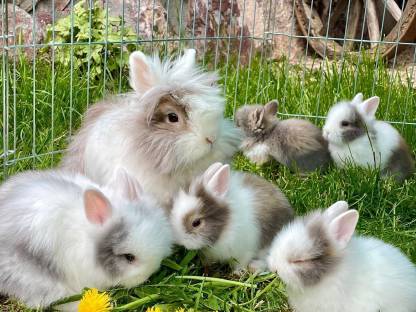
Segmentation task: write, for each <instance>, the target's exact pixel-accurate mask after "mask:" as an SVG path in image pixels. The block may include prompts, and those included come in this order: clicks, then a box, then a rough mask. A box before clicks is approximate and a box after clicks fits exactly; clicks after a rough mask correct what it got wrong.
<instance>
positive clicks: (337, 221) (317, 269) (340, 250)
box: [267, 201, 416, 312]
mask: <svg viewBox="0 0 416 312" xmlns="http://www.w3.org/2000/svg"><path fill="white" fill-rule="evenodd" d="M357 221H358V212H357V211H356V210H348V204H347V203H346V202H344V201H339V202H336V203H335V204H333V205H332V206H331V207H329V208H328V209H327V210H325V211H314V212H312V213H310V214H309V215H307V216H305V217H299V218H297V219H295V221H293V222H291V223H290V224H288V225H287V226H285V227H284V228H283V230H282V231H280V232H279V233H278V235H277V236H276V238H275V239H274V241H273V244H272V246H271V249H270V254H269V256H268V260H267V262H268V266H269V269H270V271H274V272H276V271H277V273H278V274H279V276H280V277H281V279H282V280H283V281H284V282H285V283H286V285H287V293H288V297H289V302H290V304H291V306H292V307H293V309H294V311H296V312H358V311H359V312H376V311H382V312H414V311H416V267H415V266H414V265H413V264H412V263H411V262H410V261H409V259H407V258H406V256H405V255H404V254H403V253H402V252H401V251H400V250H399V249H397V248H395V247H393V246H391V245H388V244H386V243H384V242H382V241H380V240H378V239H375V238H372V237H363V236H355V237H353V233H354V230H355V226H356V224H357Z"/></svg>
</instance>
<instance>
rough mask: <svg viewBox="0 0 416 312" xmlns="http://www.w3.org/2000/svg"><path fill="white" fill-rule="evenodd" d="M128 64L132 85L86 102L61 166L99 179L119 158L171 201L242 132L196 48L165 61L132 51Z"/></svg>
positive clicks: (227, 155) (227, 152)
mask: <svg viewBox="0 0 416 312" xmlns="http://www.w3.org/2000/svg"><path fill="white" fill-rule="evenodd" d="M129 66H130V84H131V87H132V88H133V90H134V92H132V93H127V94H123V95H120V96H118V97H115V98H112V99H108V100H104V102H101V103H97V104H95V105H93V106H92V107H91V108H90V109H89V110H88V112H87V114H86V118H85V120H84V122H83V124H82V126H81V129H80V130H79V131H78V133H77V134H76V135H75V136H74V137H73V138H72V141H71V143H70V144H69V148H68V150H67V152H66V155H65V156H64V157H63V161H62V163H61V168H64V169H67V170H71V171H75V172H80V173H82V174H85V175H86V176H88V177H89V178H91V179H92V180H93V181H95V182H96V183H99V184H100V183H103V182H105V181H106V180H108V178H109V177H110V176H111V174H112V173H113V171H114V168H115V167H116V166H118V165H120V166H123V167H125V168H126V170H127V171H128V172H129V173H130V174H132V175H133V176H134V177H135V178H137V179H138V180H139V181H140V182H141V184H142V186H143V189H144V191H145V192H146V193H149V194H150V195H152V196H153V197H154V198H156V199H157V200H158V201H159V203H160V204H161V205H163V207H165V208H169V207H170V203H171V200H172V198H173V196H174V195H175V194H176V193H177V191H178V190H179V188H180V187H187V186H188V185H189V183H190V182H191V180H192V178H193V177H194V176H196V175H198V174H200V173H202V172H203V171H204V170H205V169H206V168H208V166H209V165H210V164H211V163H213V162H215V161H222V162H228V161H230V160H231V158H232V156H233V155H234V153H235V152H236V151H237V150H238V146H239V144H240V143H241V138H242V133H241V131H240V130H239V129H237V128H236V127H235V126H234V124H233V122H231V121H230V120H227V119H224V117H223V113H224V102H225V100H224V97H223V95H222V94H221V89H220V87H219V86H218V85H217V84H216V82H217V80H218V77H217V75H216V73H213V72H203V71H202V70H201V69H200V68H199V67H198V66H196V64H195V50H194V49H188V50H185V53H184V55H183V56H182V57H179V58H178V59H176V60H175V61H171V60H165V61H163V62H162V61H161V60H159V58H158V57H156V56H154V57H153V58H152V57H149V56H146V55H144V54H143V53H141V52H139V51H136V52H133V53H132V54H131V55H130V57H129Z"/></svg>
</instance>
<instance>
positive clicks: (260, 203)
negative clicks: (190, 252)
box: [170, 163, 294, 273]
mask: <svg viewBox="0 0 416 312" xmlns="http://www.w3.org/2000/svg"><path fill="white" fill-rule="evenodd" d="M293 215H294V213H293V210H292V208H291V206H290V204H289V202H288V200H287V199H286V197H285V195H284V194H283V193H282V192H281V191H280V190H279V189H278V188H277V187H276V186H275V185H273V184H272V183H270V182H268V181H266V180H264V179H262V178H260V177H258V176H255V175H252V174H247V173H242V172H235V171H230V167H229V165H223V164H221V163H214V164H212V165H211V166H210V167H209V168H208V169H207V170H206V171H205V173H204V174H203V175H202V176H200V177H197V178H195V179H194V181H193V182H192V183H191V186H190V188H189V190H188V191H183V190H181V191H180V192H179V193H178V195H177V197H176V198H175V200H174V203H173V209H172V211H171V217H170V219H171V224H172V228H173V233H174V238H175V241H176V242H177V243H178V244H180V245H183V246H185V247H186V248H188V249H202V252H203V254H204V255H205V257H206V259H205V261H206V262H208V263H209V262H215V261H219V262H228V261H230V260H236V261H237V263H235V264H234V269H235V271H236V272H238V273H239V272H241V270H243V269H246V268H247V267H249V269H250V270H252V271H263V270H264V269H265V255H266V253H267V250H268V247H269V245H270V242H271V240H272V239H273V237H274V235H275V234H276V233H277V232H278V231H279V230H280V229H281V228H282V227H283V225H285V224H286V223H287V222H289V221H290V220H292V219H293Z"/></svg>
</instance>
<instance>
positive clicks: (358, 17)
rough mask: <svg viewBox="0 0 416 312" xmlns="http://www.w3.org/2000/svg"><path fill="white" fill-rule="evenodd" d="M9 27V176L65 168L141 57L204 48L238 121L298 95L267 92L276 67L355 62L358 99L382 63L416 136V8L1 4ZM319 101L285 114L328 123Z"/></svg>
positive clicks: (267, 2)
mask: <svg viewBox="0 0 416 312" xmlns="http://www.w3.org/2000/svg"><path fill="white" fill-rule="evenodd" d="M0 20H1V24H0V51H1V101H2V103H1V109H2V119H1V122H2V133H1V136H2V140H1V141H2V146H1V151H0V154H1V161H2V167H3V176H5V175H7V171H8V169H9V168H11V167H13V171H16V170H19V169H23V168H27V167H30V166H33V163H34V162H38V163H40V165H39V164H38V165H39V166H47V165H46V164H47V163H48V164H50V162H54V160H55V159H56V158H59V157H57V154H60V153H61V152H62V151H63V149H64V148H65V146H66V140H67V139H68V137H69V136H70V135H71V134H72V133H73V131H74V130H75V129H76V128H77V127H78V125H79V122H80V120H81V116H82V113H83V112H84V111H85V109H86V108H87V107H88V106H89V105H90V104H92V103H93V102H95V100H97V99H99V98H102V97H103V96H105V94H106V93H108V92H111V93H113V92H114V93H121V92H124V91H125V90H127V88H128V87H127V74H126V60H127V57H128V54H129V52H131V51H133V50H134V49H140V50H143V51H144V52H146V53H152V52H155V51H158V52H159V54H160V55H162V56H170V55H172V54H174V53H176V52H178V51H180V50H181V49H182V48H184V47H193V48H195V49H197V54H198V56H199V58H200V62H201V63H202V64H203V65H204V66H206V67H208V68H209V69H212V70H219V72H220V73H221V76H222V82H223V83H224V91H225V92H226V94H227V99H228V102H229V103H231V106H232V108H233V109H232V110H231V111H235V108H236V107H237V105H239V104H242V103H244V102H248V101H249V100H252V97H250V96H249V95H248V92H247V90H248V89H250V90H251V89H253V87H254V88H256V90H255V92H253V93H254V94H257V95H258V97H259V98H257V95H256V98H255V99H256V100H258V101H261V100H265V99H267V97H268V94H269V93H270V92H271V90H272V89H279V90H280V89H283V90H285V88H288V86H287V83H288V82H285V81H283V83H279V84H278V85H276V84H268V83H267V79H268V78H270V75H271V74H270V68H271V66H272V65H274V64H275V63H276V62H281V63H282V64H283V65H282V66H283V68H284V73H287V74H290V73H292V72H297V73H298V74H299V75H298V77H300V79H301V80H303V79H305V77H306V76H307V75H308V74H309V73H310V71H311V70H313V69H317V70H319V72H320V78H318V80H319V79H320V81H321V82H322V81H323V80H325V75H326V73H327V72H328V71H331V70H332V71H334V70H335V71H339V74H340V75H341V74H342V71H344V70H346V65H345V64H346V63H348V61H349V60H350V59H351V58H354V61H353V62H350V63H349V64H352V65H353V69H352V70H354V68H355V69H356V74H355V76H354V77H355V78H354V81H349V82H348V83H349V84H351V85H352V86H353V88H354V91H357V92H358V90H355V89H356V85H357V83H356V82H357V79H358V77H359V74H360V73H359V70H358V68H359V66H360V63H364V62H365V55H367V54H368V55H372V56H373V57H375V61H374V62H373V63H371V64H372V65H371V66H373V70H374V72H375V73H376V72H377V70H378V69H379V68H380V67H382V66H387V68H388V69H387V71H388V73H389V78H388V79H395V78H394V77H399V78H400V79H401V81H402V83H403V84H404V85H405V86H406V88H407V89H406V90H407V93H408V95H407V96H406V97H405V99H406V100H405V101H404V102H402V103H401V108H400V109H401V111H402V112H403V114H402V115H403V117H402V118H396V119H392V120H390V121H391V122H393V123H399V124H401V125H406V126H410V127H411V128H412V131H414V129H415V128H414V126H415V125H416V123H415V120H414V119H413V118H412V117H408V116H407V115H406V112H408V111H409V110H410V108H411V106H412V105H414V97H415V96H414V91H413V88H414V83H415V74H414V73H415V72H414V64H415V63H416V44H415V39H416V0H108V1H98V0H96V1H93V0H88V1H85V0H81V1H77V0H12V1H11V0H9V1H7V0H1V15H0ZM402 51H403V52H402ZM385 60H388V61H387V62H386V61H385ZM333 64H336V65H335V67H334V66H333ZM254 67H255V68H257V69H258V68H260V71H263V73H261V74H258V73H257V74H255V73H254V72H255V70H253V68H254ZM247 69H248V71H247ZM250 70H251V72H250ZM374 77H376V75H374ZM230 81H232V85H234V86H235V88H227V87H226V86H227V85H229V83H230ZM301 83H303V81H301ZM377 83H378V80H377V79H374V80H373V81H372V84H373V91H375V89H376V87H377ZM239 86H246V87H247V88H246V89H244V88H243V89H242V88H241V87H239ZM318 86H319V84H318ZM273 94H275V93H273ZM281 94H285V92H284V91H282V92H281ZM298 96H299V98H300V101H303V100H305V101H306V100H307V98H306V97H307V95H306V94H305V93H304V92H301V93H300V94H299V95H298ZM317 97H318V99H317V102H316V105H317V107H316V108H313V109H311V110H310V111H309V113H303V111H302V110H299V111H296V110H290V111H287V110H285V109H283V110H282V112H280V114H282V115H287V116H304V117H309V118H317V119H319V118H324V117H323V116H324V115H325V112H323V111H322V110H321V109H320V105H321V102H323V101H324V100H325V99H323V98H321V95H320V92H319V90H317ZM389 98H390V95H389ZM286 100H289V99H287V98H285V97H283V98H282V99H281V101H282V102H283V103H284V102H285V101H286ZM388 109H392V108H391V107H389V108H387V110H388ZM310 112H314V113H310ZM230 115H232V112H231V113H230ZM387 115H388V114H387ZM231 117H232V116H231ZM45 159H46V160H47V161H45V162H44V160H45Z"/></svg>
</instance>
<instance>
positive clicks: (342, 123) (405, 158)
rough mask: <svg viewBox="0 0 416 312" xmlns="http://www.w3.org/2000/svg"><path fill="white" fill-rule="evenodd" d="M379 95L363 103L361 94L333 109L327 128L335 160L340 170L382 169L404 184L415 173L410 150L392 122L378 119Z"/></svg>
mask: <svg viewBox="0 0 416 312" xmlns="http://www.w3.org/2000/svg"><path fill="white" fill-rule="evenodd" d="M379 103H380V98H379V97H378V96H373V97H371V98H369V99H367V100H365V101H363V95H362V93H358V94H357V95H356V96H355V97H354V99H353V100H352V101H342V102H340V103H338V104H336V105H335V106H333V107H332V108H331V109H330V111H329V113H328V116H327V120H326V123H325V126H324V137H325V138H326V139H327V141H328V143H329V144H328V147H329V151H330V153H331V156H332V159H333V160H334V162H335V164H336V165H337V166H338V167H344V166H346V165H347V164H348V163H351V162H352V163H354V164H356V165H358V166H361V167H368V166H370V167H380V170H381V172H382V174H383V175H385V176H389V175H394V176H395V178H396V179H397V180H398V181H403V180H404V179H406V178H407V177H409V176H410V175H411V174H412V173H413V172H414V171H415V164H414V159H413V157H412V155H411V152H410V148H409V146H408V145H407V144H406V142H405V140H404V139H403V138H402V136H401V135H400V133H399V132H398V131H397V130H396V129H395V128H394V127H393V126H392V125H390V124H389V123H387V122H385V121H381V120H376V118H375V114H376V111H377V108H378V105H379Z"/></svg>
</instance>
